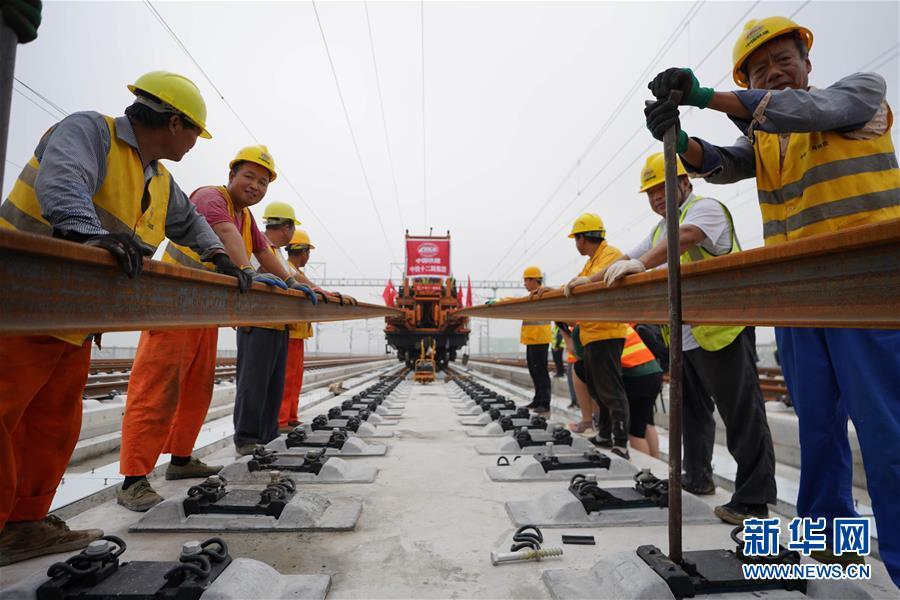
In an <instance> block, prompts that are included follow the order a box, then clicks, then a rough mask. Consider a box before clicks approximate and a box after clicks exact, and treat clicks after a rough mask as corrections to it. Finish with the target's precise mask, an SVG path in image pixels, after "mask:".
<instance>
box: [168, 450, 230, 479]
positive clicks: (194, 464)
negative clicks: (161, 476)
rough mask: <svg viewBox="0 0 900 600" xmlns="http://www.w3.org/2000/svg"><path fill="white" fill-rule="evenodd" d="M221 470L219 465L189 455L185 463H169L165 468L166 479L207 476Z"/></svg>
mask: <svg viewBox="0 0 900 600" xmlns="http://www.w3.org/2000/svg"><path fill="white" fill-rule="evenodd" d="M221 470H222V467H220V466H211V465H208V464H206V463H205V462H203V461H202V460H200V459H199V458H194V457H193V456H192V457H191V460H189V461H188V464H186V465H173V464H172V463H169V466H168V467H167V468H166V479H168V480H170V481H171V480H172V479H194V478H203V477H209V476H210V475H215V474H216V473H218V472H219V471H221Z"/></svg>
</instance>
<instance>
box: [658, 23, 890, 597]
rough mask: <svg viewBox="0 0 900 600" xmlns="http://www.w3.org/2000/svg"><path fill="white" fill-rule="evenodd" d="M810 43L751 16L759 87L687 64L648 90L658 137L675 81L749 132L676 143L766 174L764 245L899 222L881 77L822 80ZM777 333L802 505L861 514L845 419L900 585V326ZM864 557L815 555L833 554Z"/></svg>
mask: <svg viewBox="0 0 900 600" xmlns="http://www.w3.org/2000/svg"><path fill="white" fill-rule="evenodd" d="M812 43H813V34H812V32H811V31H810V30H809V29H807V28H805V27H801V26H800V25H797V24H796V23H794V22H793V21H791V20H790V19H787V18H784V17H769V18H766V19H762V20H759V21H750V22H748V23H747V24H746V25H745V26H744V30H743V32H742V33H741V35H740V37H739V38H738V40H737V42H736V44H735V46H734V53H733V59H734V71H733V75H734V81H735V83H736V84H737V85H738V86H740V87H742V88H749V89H747V90H739V91H734V92H717V91H715V90H714V89H712V88H704V87H701V86H700V85H699V83H698V82H697V79H696V77H695V76H694V74H693V73H692V72H691V71H690V70H689V69H680V68H672V69H667V70H666V71H663V72H662V73H660V74H659V75H657V76H656V78H655V79H654V80H653V81H652V82H651V83H650V86H649V87H650V89H651V91H652V92H653V94H654V96H656V97H657V99H658V100H657V102H656V103H655V104H653V105H652V106H650V107H648V108H647V109H646V110H645V114H646V117H647V126H648V127H649V129H650V131H651V132H652V133H653V135H654V137H656V138H657V139H662V135H663V133H664V131H665V130H666V129H668V128H669V127H671V126H672V125H675V124H678V122H679V112H678V107H677V106H675V105H674V104H673V103H672V102H671V101H669V100H668V97H669V93H670V91H671V90H675V89H677V90H681V91H682V93H683V94H684V96H683V98H682V101H681V103H682V104H685V105H692V106H697V107H699V108H710V109H713V110H716V111H719V112H722V113H725V114H726V115H728V117H729V118H730V119H731V120H732V122H733V123H734V124H735V125H736V126H737V127H738V129H740V131H741V133H742V134H743V135H742V136H741V137H740V138H738V140H737V142H735V144H734V145H732V146H715V145H713V144H711V143H709V142H707V141H705V140H702V139H700V138H690V137H688V135H687V134H686V133H684V132H681V133H680V134H679V139H678V152H679V153H680V154H681V158H682V160H683V161H684V162H685V166H686V167H687V168H688V170H690V171H693V172H697V173H699V174H700V175H702V176H703V177H705V178H706V180H707V181H709V182H711V183H732V182H735V181H739V180H742V179H749V178H751V177H755V178H756V187H757V190H758V196H759V205H760V209H761V212H762V217H763V234H764V237H765V243H766V246H773V245H776V244H782V243H784V242H788V241H791V240H796V239H801V238H807V237H810V236H815V235H819V234H825V233H829V232H835V231H840V230H842V229H845V228H848V227H854V226H858V225H864V224H867V223H875V222H879V221H888V220H893V219H897V218H898V217H900V170H898V166H897V155H896V151H895V150H894V145H893V143H892V142H891V125H892V124H893V114H892V113H891V109H890V107H889V106H888V104H887V102H886V100H885V98H886V92H887V90H886V84H885V81H884V79H883V78H882V77H881V76H880V75H877V74H875V73H854V74H852V75H849V76H847V77H844V78H843V79H840V80H839V81H837V82H835V83H833V84H832V85H830V86H829V87H827V88H824V89H817V88H815V87H812V86H810V85H809V73H810V71H811V70H812V63H811V61H810V58H809V51H810V48H811V47H812ZM898 227H900V222H898ZM775 335H776V339H777V341H778V349H779V351H780V353H781V364H782V370H783V371H784V376H785V380H786V383H787V386H788V390H789V391H790V394H791V399H792V400H793V402H794V407H795V408H796V411H797V416H798V419H799V428H800V454H801V469H800V492H799V495H798V498H797V513H798V515H799V516H801V517H811V518H814V519H815V518H824V519H826V520H827V523H828V527H826V532H828V535H829V538H830V536H831V532H832V522H833V520H834V519H835V518H845V517H855V516H857V514H856V511H855V510H854V504H853V496H852V493H851V492H852V487H851V486H852V480H851V475H852V465H853V461H852V457H851V453H850V445H849V442H848V438H847V418H848V416H849V418H850V419H852V421H853V424H854V426H855V427H856V432H857V437H858V438H859V445H860V449H861V450H862V455H863V464H864V466H865V470H866V479H867V485H868V490H869V495H870V496H871V498H872V509H873V511H874V513H875V521H876V524H877V526H878V545H879V550H880V554H881V558H882V560H883V561H884V563H885V565H886V566H887V569H888V572H889V573H890V575H891V578H892V579H893V581H894V583H895V584H897V585H900V503H898V502H897V491H898V490H900V392H898V390H900V331H896V330H890V331H889V330H875V329H825V328H792V327H780V328H776V330H775ZM831 541H832V543H833V540H831ZM854 556H855V555H854V554H848V553H842V554H840V555H835V554H834V553H833V551H832V550H827V551H824V552H818V551H816V552H814V553H813V557H814V558H817V559H819V560H821V561H824V562H846V561H847V560H850V559H852V557H854ZM856 558H857V559H858V558H859V557H858V556H857V557H856Z"/></svg>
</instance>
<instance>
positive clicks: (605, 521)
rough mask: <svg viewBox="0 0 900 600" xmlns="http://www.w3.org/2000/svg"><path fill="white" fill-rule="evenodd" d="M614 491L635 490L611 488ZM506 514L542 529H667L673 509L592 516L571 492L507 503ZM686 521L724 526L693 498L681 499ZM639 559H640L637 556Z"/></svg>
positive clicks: (617, 511) (516, 521) (618, 511)
mask: <svg viewBox="0 0 900 600" xmlns="http://www.w3.org/2000/svg"><path fill="white" fill-rule="evenodd" d="M608 489H609V490H610V491H613V490H617V489H623V490H632V488H608ZM506 512H507V514H509V518H510V519H511V520H512V522H513V523H514V524H515V525H517V526H522V525H537V526H538V527H625V526H631V525H665V524H666V523H668V521H669V509H668V508H659V507H655V506H653V507H646V508H620V509H612V510H605V511H600V512H591V513H588V512H587V511H586V510H585V509H584V506H583V505H582V504H581V501H580V500H579V499H578V498H576V497H575V496H574V495H573V494H572V493H571V492H570V491H569V490H567V489H562V490H557V491H553V492H547V493H545V494H543V495H542V496H539V497H538V498H536V499H534V500H514V501H510V502H507V503H506ZM681 513H682V520H683V521H684V522H685V523H720V522H721V521H719V519H718V518H717V517H716V516H715V515H714V514H713V512H712V509H711V508H710V507H709V505H708V504H706V503H705V502H703V501H702V500H700V499H698V498H697V497H695V496H693V495H692V494H686V493H683V494H682V495H681ZM635 558H637V555H635Z"/></svg>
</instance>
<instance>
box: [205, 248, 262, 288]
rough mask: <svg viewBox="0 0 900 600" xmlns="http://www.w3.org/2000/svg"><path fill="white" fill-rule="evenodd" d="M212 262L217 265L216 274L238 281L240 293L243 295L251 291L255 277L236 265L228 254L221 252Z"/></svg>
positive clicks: (214, 256)
mask: <svg viewBox="0 0 900 600" xmlns="http://www.w3.org/2000/svg"><path fill="white" fill-rule="evenodd" d="M210 260H211V261H212V263H213V264H214V265H216V273H221V274H222V275H230V276H231V277H234V278H235V279H237V283H238V291H239V292H240V293H242V294H243V293H244V292H246V291H247V290H249V289H250V286H251V285H252V284H253V276H252V275H250V273H247V272H245V271H244V270H243V269H241V268H240V267H239V266H237V265H236V264H234V262H233V261H232V260H231V257H229V256H228V255H227V254H225V253H224V252H219V253H218V254H214V255H213V257H212V258H211V259H210Z"/></svg>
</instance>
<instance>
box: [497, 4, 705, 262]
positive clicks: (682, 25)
mask: <svg viewBox="0 0 900 600" xmlns="http://www.w3.org/2000/svg"><path fill="white" fill-rule="evenodd" d="M704 1H705V0H697V2H695V3H694V4H692V5H691V7H690V8H689V9H688V12H687V13H685V15H684V16H683V17H682V19H681V21H680V22H679V23H678V25H676V26H675V27H674V28H673V29H672V32H671V33H670V34H669V37H668V38H666V40H665V41H664V42H663V44H662V46H660V48H659V49H658V50H657V51H656V54H654V55H653V57H652V58H651V59H650V61H649V62H648V63H647V66H646V67H644V69H643V70H642V71H641V73H640V74H639V75H638V76H637V77H636V78H635V81H634V83H633V84H632V85H631V87H630V88H629V89H628V91H627V92H626V93H625V95H624V96H623V97H622V99H621V100H620V101H619V104H618V105H617V106H616V108H614V109H613V111H612V113H610V115H609V116H608V117H607V119H606V121H605V122H604V123H603V125H601V126H600V129H599V130H598V131H597V133H596V134H594V137H593V138H592V139H591V141H590V142H588V145H587V146H586V147H585V149H584V150H582V152H581V154H580V155H579V156H578V158H577V159H576V160H575V163H574V164H573V165H572V167H571V168H570V169H569V170H568V172H567V173H566V174H565V175H564V176H563V178H562V179H561V180H560V182H559V183H558V184H557V186H556V187H555V188H554V190H553V192H552V193H551V194H550V195H549V196H548V197H547V199H546V200H545V201H544V203H543V204H542V205H541V207H540V208H539V209H538V210H537V211H536V212H535V214H534V216H533V217H532V219H531V221H530V222H529V223H528V225H526V226H525V227H524V228H523V229H522V233H520V234H519V237H518V238H516V239H515V240H514V241H513V243H512V244H510V246H509V248H507V250H506V252H505V253H504V254H503V256H502V258H500V260H499V261H497V264H495V265H494V267H493V268H492V269H491V271H490V273H493V272H494V271H496V270H497V269H498V268H499V267H500V265H502V264H503V262H504V261H505V260H506V258H507V257H508V256H509V255H510V253H511V252H512V250H513V249H514V248H515V246H516V244H518V243H519V241H520V240H522V239H523V238H524V237H525V235H526V234H527V232H528V230H529V229H531V226H532V225H534V223H535V222H536V221H537V220H538V218H540V216H541V215H542V214H544V211H545V210H546V208H547V207H548V206H549V205H550V203H551V202H552V201H553V199H554V198H555V197H556V195H557V194H558V193H559V192H560V190H562V188H563V186H564V185H565V184H566V182H568V181H569V179H571V178H572V175H574V174H575V172H576V171H577V170H578V169H579V167H580V166H581V162H582V161H583V160H584V159H585V158H586V157H587V156H588V155H589V154H590V153H591V152H592V151H593V150H594V148H595V147H596V146H597V144H598V143H599V142H600V140H601V139H602V138H603V136H604V135H605V134H606V132H607V131H608V130H609V128H610V127H611V126H612V124H613V123H614V122H615V121H616V120H617V119H618V118H619V115H621V114H622V111H623V110H624V109H625V107H626V106H628V101H629V100H630V99H631V98H632V96H634V94H635V93H636V92H637V91H638V90H639V89H640V87H641V84H644V83H646V81H647V77H648V73H649V72H650V71H651V70H652V69H653V67H654V65H656V63H657V62H658V61H659V60H660V58H662V56H663V55H664V54H665V53H666V52H667V51H668V50H669V49H670V48H671V47H672V46H673V45H674V44H675V42H676V41H677V40H678V38H679V37H680V36H681V34H682V33H684V31H685V29H686V24H687V23H689V22H690V20H691V19H692V18H694V17H695V16H696V15H697V13H698V12H699V11H700V9H701V8H702V7H703V4H704ZM592 181H593V180H592ZM587 185H588V184H586V185H584V186H581V187H580V189H579V190H578V192H577V194H580V193H581V192H582V191H583V190H584V189H585V188H586V187H587Z"/></svg>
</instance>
